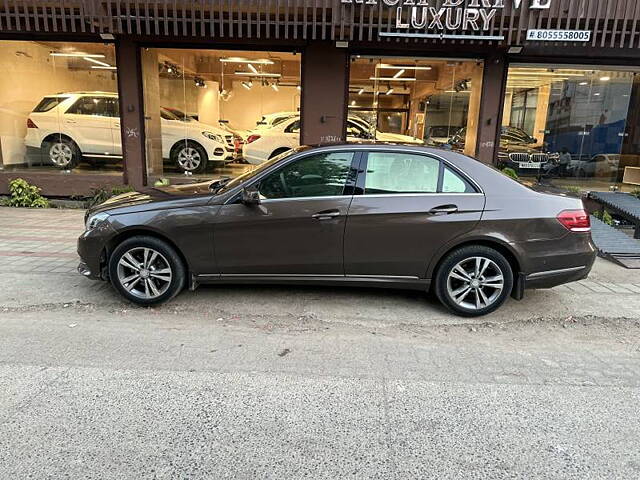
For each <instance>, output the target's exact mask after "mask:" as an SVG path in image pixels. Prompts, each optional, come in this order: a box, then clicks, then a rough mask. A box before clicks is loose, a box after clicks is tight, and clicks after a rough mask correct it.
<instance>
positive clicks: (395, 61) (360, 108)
mask: <svg viewBox="0 0 640 480" xmlns="http://www.w3.org/2000/svg"><path fill="white" fill-rule="evenodd" d="M482 71H483V66H482V62H481V61H476V60H464V61H461V60H443V59H427V58H404V57H399V58H382V57H364V56H360V55H357V56H354V57H352V58H351V69H350V81H349V118H348V120H347V137H348V138H349V137H350V138H370V139H375V140H379V141H391V142H394V141H395V142H407V143H415V144H427V145H431V146H436V147H442V148H448V149H451V148H453V149H456V150H459V151H462V152H464V153H466V154H468V155H474V154H475V151H476V143H477V142H476V139H477V125H478V114H479V108H480V94H481V89H482ZM454 139H455V140H456V142H455V143H453V140H454Z"/></svg>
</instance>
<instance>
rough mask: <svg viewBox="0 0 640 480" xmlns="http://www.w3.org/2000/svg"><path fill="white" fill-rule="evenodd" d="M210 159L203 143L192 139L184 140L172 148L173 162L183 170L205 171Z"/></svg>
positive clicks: (192, 171)
mask: <svg viewBox="0 0 640 480" xmlns="http://www.w3.org/2000/svg"><path fill="white" fill-rule="evenodd" d="M208 161H209V159H208V157H207V151H206V150H205V149H204V148H203V147H202V145H199V144H197V143H196V142H192V141H190V140H187V141H184V140H182V141H180V142H178V143H176V144H175V145H174V146H173V148H172V149H171V162H172V163H173V164H174V165H175V166H176V167H177V168H178V170H180V171H181V172H191V173H201V172H204V171H205V169H206V168H207V162H208Z"/></svg>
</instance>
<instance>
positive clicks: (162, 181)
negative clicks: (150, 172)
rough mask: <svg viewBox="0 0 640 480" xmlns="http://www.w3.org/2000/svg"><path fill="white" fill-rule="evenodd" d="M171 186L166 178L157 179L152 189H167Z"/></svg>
mask: <svg viewBox="0 0 640 480" xmlns="http://www.w3.org/2000/svg"><path fill="white" fill-rule="evenodd" d="M169 185H171V181H170V180H169V179H168V178H159V179H158V180H156V181H155V182H154V183H153V186H154V187H168V186H169Z"/></svg>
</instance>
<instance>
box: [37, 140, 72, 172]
mask: <svg viewBox="0 0 640 480" xmlns="http://www.w3.org/2000/svg"><path fill="white" fill-rule="evenodd" d="M43 149H44V150H45V152H46V155H47V157H48V158H49V161H50V162H51V163H52V164H53V165H54V166H56V167H58V168H60V169H63V170H71V169H72V168H75V167H76V166H77V165H78V164H79V163H80V156H81V153H80V149H78V146H77V145H76V144H75V143H73V142H72V141H71V140H69V139H67V138H64V137H58V138H54V139H51V140H48V141H46V142H44V144H43Z"/></svg>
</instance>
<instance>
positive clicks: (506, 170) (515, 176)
mask: <svg viewBox="0 0 640 480" xmlns="http://www.w3.org/2000/svg"><path fill="white" fill-rule="evenodd" d="M502 173H504V174H505V175H506V176H507V177H511V178H513V179H514V180H518V174H517V173H516V171H515V170H514V169H513V168H509V167H505V168H503V169H502Z"/></svg>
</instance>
